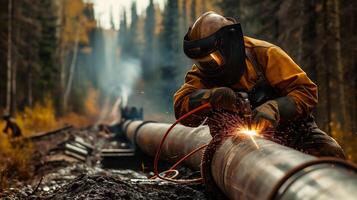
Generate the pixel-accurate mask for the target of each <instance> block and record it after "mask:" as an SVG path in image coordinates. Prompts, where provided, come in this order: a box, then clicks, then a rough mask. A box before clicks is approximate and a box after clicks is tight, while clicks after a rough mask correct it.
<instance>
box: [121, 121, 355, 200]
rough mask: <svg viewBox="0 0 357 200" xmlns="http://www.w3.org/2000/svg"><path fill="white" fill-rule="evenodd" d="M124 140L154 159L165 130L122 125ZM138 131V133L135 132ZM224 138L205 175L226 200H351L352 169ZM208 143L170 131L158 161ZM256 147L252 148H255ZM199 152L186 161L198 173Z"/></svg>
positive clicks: (204, 137) (197, 132)
mask: <svg viewBox="0 0 357 200" xmlns="http://www.w3.org/2000/svg"><path fill="white" fill-rule="evenodd" d="M124 126H126V134H127V136H128V138H129V139H130V140H131V141H133V142H135V143H136V144H137V145H138V146H139V147H140V148H141V149H142V150H143V151H144V152H145V153H147V154H149V155H154V154H155V151H156V148H157V147H158V145H159V143H160V141H161V138H162V137H163V135H164V133H165V132H166V130H167V129H168V128H169V127H170V124H162V123H147V124H144V125H143V122H142V121H132V122H130V123H127V124H124ZM138 127H139V128H138ZM254 139H255V143H254V142H253V141H252V139H251V138H250V137H230V138H228V139H226V140H225V141H223V143H221V144H220V145H219V146H218V147H217V151H216V152H215V153H214V155H213V158H212V163H211V173H212V176H213V179H214V181H215V183H216V185H217V186H218V187H219V188H220V190H221V191H222V192H223V193H224V194H225V195H226V196H227V197H228V198H230V199H356V197H357V173H356V168H355V167H353V166H350V165H349V164H346V163H345V162H342V161H338V160H337V161H336V160H333V159H332V160H331V159H328V160H323V159H318V158H316V157H314V156H310V155H307V154H304V153H301V152H299V151H296V150H293V149H291V148H288V147H285V146H282V145H279V144H276V143H274V142H271V141H268V140H266V139H264V138H262V137H254ZM210 140H211V136H210V133H209V129H208V127H205V126H204V127H198V128H189V127H185V126H182V125H178V126H176V127H175V128H174V129H173V130H172V133H170V135H169V136H168V138H167V141H166V142H165V145H164V148H163V149H162V156H161V158H162V159H166V160H168V161H174V160H177V159H178V158H180V157H183V156H184V155H185V154H187V153H189V152H190V151H192V150H193V149H195V148H197V147H198V146H201V145H203V144H206V143H208V142H209V141H210ZM256 145H258V148H257V146H256ZM201 157H202V152H199V153H198V154H196V155H194V156H193V157H191V158H190V159H188V160H187V161H186V164H187V165H188V166H189V167H191V168H193V169H199V167H200V161H201Z"/></svg>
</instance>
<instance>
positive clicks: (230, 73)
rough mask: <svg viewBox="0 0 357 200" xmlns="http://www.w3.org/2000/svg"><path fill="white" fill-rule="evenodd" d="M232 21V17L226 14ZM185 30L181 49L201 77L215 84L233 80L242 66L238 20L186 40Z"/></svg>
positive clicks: (244, 67)
mask: <svg viewBox="0 0 357 200" xmlns="http://www.w3.org/2000/svg"><path fill="white" fill-rule="evenodd" d="M227 19H229V20H231V21H234V22H236V21H235V20H234V19H231V18H227ZM190 32H191V28H190V29H189V30H188V32H187V34H186V35H185V37H184V42H183V49H184V52H185V54H186V56H187V57H189V58H191V59H192V60H193V62H194V63H195V65H196V66H197V67H198V69H199V70H200V71H201V72H202V74H203V76H204V77H205V78H208V79H209V80H210V81H213V82H214V83H216V84H217V85H221V86H229V85H233V84H235V83H237V82H238V81H239V79H240V78H241V76H242V74H243V73H244V70H245V69H246V63H245V47H244V39H243V33H242V28H241V25H240V23H235V24H232V25H227V26H224V27H222V28H220V29H219V30H218V31H216V32H215V33H213V34H212V35H210V36H208V37H206V38H202V39H198V40H190V39H189V36H188V35H189V33H190Z"/></svg>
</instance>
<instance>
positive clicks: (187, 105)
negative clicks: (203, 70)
mask: <svg viewBox="0 0 357 200" xmlns="http://www.w3.org/2000/svg"><path fill="white" fill-rule="evenodd" d="M209 91H210V89H209V87H208V85H206V84H204V83H203V81H202V79H201V78H200V72H199V71H198V69H197V67H196V66H195V65H193V67H192V69H191V70H190V71H189V72H188V73H187V74H186V77H185V83H184V84H183V85H182V86H181V88H180V89H179V90H178V91H177V92H176V93H175V95H174V110H175V116H176V119H178V118H180V117H181V116H183V115H184V114H186V113H187V112H189V111H190V110H192V109H194V108H196V107H198V106H200V105H203V104H204V103H207V102H208V98H209V95H210V93H209ZM208 113H209V109H208V108H207V109H204V110H202V111H200V112H198V113H195V114H193V115H191V116H189V117H188V118H186V119H185V120H183V121H181V123H182V124H183V125H185V126H191V127H195V126H198V125H200V124H201V123H202V121H203V120H204V119H205V117H206V116H207V115H208Z"/></svg>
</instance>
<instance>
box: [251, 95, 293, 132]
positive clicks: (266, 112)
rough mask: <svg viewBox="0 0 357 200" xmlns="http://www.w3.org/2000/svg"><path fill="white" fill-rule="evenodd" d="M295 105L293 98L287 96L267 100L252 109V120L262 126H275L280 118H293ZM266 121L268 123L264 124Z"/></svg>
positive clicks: (286, 119)
mask: <svg viewBox="0 0 357 200" xmlns="http://www.w3.org/2000/svg"><path fill="white" fill-rule="evenodd" d="M295 113H296V106H295V102H294V100H293V99H291V98H290V97H288V96H285V97H280V98H277V99H274V100H270V101H267V102H265V103H263V104H262V105H260V106H258V107H257V108H255V109H254V110H253V121H254V122H255V123H257V124H262V123H263V127H269V126H270V127H272V128H275V127H277V126H278V124H279V121H280V119H282V120H284V121H289V120H293V119H294V118H295ZM267 123H268V125H266V124H267Z"/></svg>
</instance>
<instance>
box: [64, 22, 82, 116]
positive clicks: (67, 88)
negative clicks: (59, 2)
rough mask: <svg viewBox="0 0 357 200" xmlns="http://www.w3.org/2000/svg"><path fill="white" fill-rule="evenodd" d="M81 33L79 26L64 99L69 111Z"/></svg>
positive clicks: (65, 107)
mask: <svg viewBox="0 0 357 200" xmlns="http://www.w3.org/2000/svg"><path fill="white" fill-rule="evenodd" d="M79 32H80V31H79V26H77V32H76V39H75V42H74V47H73V56H72V61H71V65H70V70H69V74H68V82H67V86H66V91H65V93H64V99H63V106H64V109H65V110H67V108H68V98H69V94H70V92H71V89H72V82H73V76H74V70H75V67H76V64H77V55H78V46H79Z"/></svg>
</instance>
